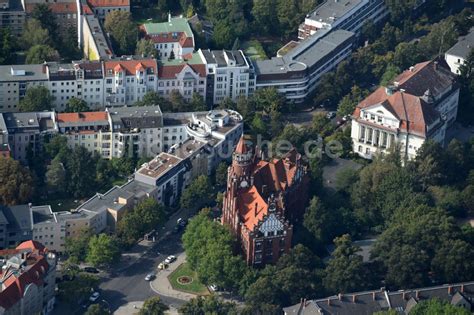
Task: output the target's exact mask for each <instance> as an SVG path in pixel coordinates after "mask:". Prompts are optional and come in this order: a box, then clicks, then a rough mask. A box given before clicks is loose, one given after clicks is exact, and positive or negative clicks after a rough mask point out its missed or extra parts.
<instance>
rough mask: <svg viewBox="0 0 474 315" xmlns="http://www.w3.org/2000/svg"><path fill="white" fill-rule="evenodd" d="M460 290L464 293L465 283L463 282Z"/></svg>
mask: <svg viewBox="0 0 474 315" xmlns="http://www.w3.org/2000/svg"><path fill="white" fill-rule="evenodd" d="M459 291H461V293H464V284H461V289H460V290H459Z"/></svg>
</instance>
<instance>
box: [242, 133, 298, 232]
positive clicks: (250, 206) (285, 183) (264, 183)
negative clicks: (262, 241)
mask: <svg viewBox="0 0 474 315" xmlns="http://www.w3.org/2000/svg"><path fill="white" fill-rule="evenodd" d="M239 144H240V148H238V150H243V151H245V150H247V149H245V148H244V147H246V146H244V145H243V143H242V138H241V141H239ZM239 144H238V147H239ZM236 151H237V149H236ZM298 158H299V154H298V153H297V152H296V150H295V149H293V150H291V151H290V152H289V153H288V154H286V155H285V156H284V157H283V158H282V159H274V160H272V161H259V162H258V163H257V164H256V165H255V167H254V170H253V177H254V185H253V186H252V187H250V188H249V189H248V190H246V191H244V192H242V193H240V194H239V195H238V197H237V205H238V209H239V211H240V216H241V218H242V220H243V224H244V225H245V227H246V228H247V229H249V230H250V231H252V230H253V229H254V228H255V227H256V226H257V225H258V222H259V221H261V220H262V219H263V217H264V216H265V215H266V214H268V204H267V202H266V201H265V199H264V198H263V197H262V194H263V195H269V194H271V193H272V194H277V193H279V192H282V191H285V190H287V189H288V188H289V187H291V186H292V185H293V182H294V177H295V175H296V170H297V168H298V166H297V164H296V163H297V159H298ZM264 187H265V188H264ZM265 189H266V191H264V190H265ZM279 206H282V205H279Z"/></svg>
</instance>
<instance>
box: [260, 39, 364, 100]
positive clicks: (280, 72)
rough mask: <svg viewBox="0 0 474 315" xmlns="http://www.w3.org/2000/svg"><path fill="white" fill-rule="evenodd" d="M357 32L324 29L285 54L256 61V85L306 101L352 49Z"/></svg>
mask: <svg viewBox="0 0 474 315" xmlns="http://www.w3.org/2000/svg"><path fill="white" fill-rule="evenodd" d="M354 39H355V35H354V33H352V32H348V31H344V30H336V31H332V32H331V31H329V30H325V31H323V32H321V34H320V35H318V36H313V37H311V38H308V39H307V40H306V41H302V42H300V43H297V44H296V45H295V47H294V48H293V49H292V50H290V51H289V52H288V53H287V54H286V55H284V56H282V57H273V58H272V59H268V60H256V61H254V67H255V74H256V77H257V81H256V88H257V89H261V88H269V87H274V88H276V89H277V90H278V92H279V93H280V94H282V95H284V96H285V97H286V99H287V100H289V101H293V102H294V103H301V102H303V101H304V100H305V99H306V97H307V96H308V95H309V94H310V93H311V92H312V91H314V89H315V88H316V86H317V85H318V83H319V81H320V79H321V77H322V76H323V75H324V74H325V73H328V72H330V71H332V70H334V69H335V68H336V67H337V65H338V64H339V63H340V62H341V61H343V60H345V59H347V58H348V57H349V56H350V54H351V53H352V49H353V46H354Z"/></svg>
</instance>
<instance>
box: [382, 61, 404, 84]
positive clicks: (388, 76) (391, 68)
mask: <svg viewBox="0 0 474 315" xmlns="http://www.w3.org/2000/svg"><path fill="white" fill-rule="evenodd" d="M400 72H401V71H400V68H398V67H397V66H395V65H392V64H389V65H388V66H387V68H386V69H385V72H384V74H383V76H382V79H381V80H380V85H382V86H387V85H388V84H389V83H390V82H392V80H393V79H395V77H396V76H397V75H398V74H399V73H400Z"/></svg>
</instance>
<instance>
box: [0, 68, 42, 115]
mask: <svg viewBox="0 0 474 315" xmlns="http://www.w3.org/2000/svg"><path fill="white" fill-rule="evenodd" d="M47 81H48V75H47V70H46V66H45V65H11V66H0V112H13V111H16V110H17V106H18V103H19V102H20V100H21V99H23V97H24V96H25V94H26V90H27V89H28V88H30V87H33V86H47Z"/></svg>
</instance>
